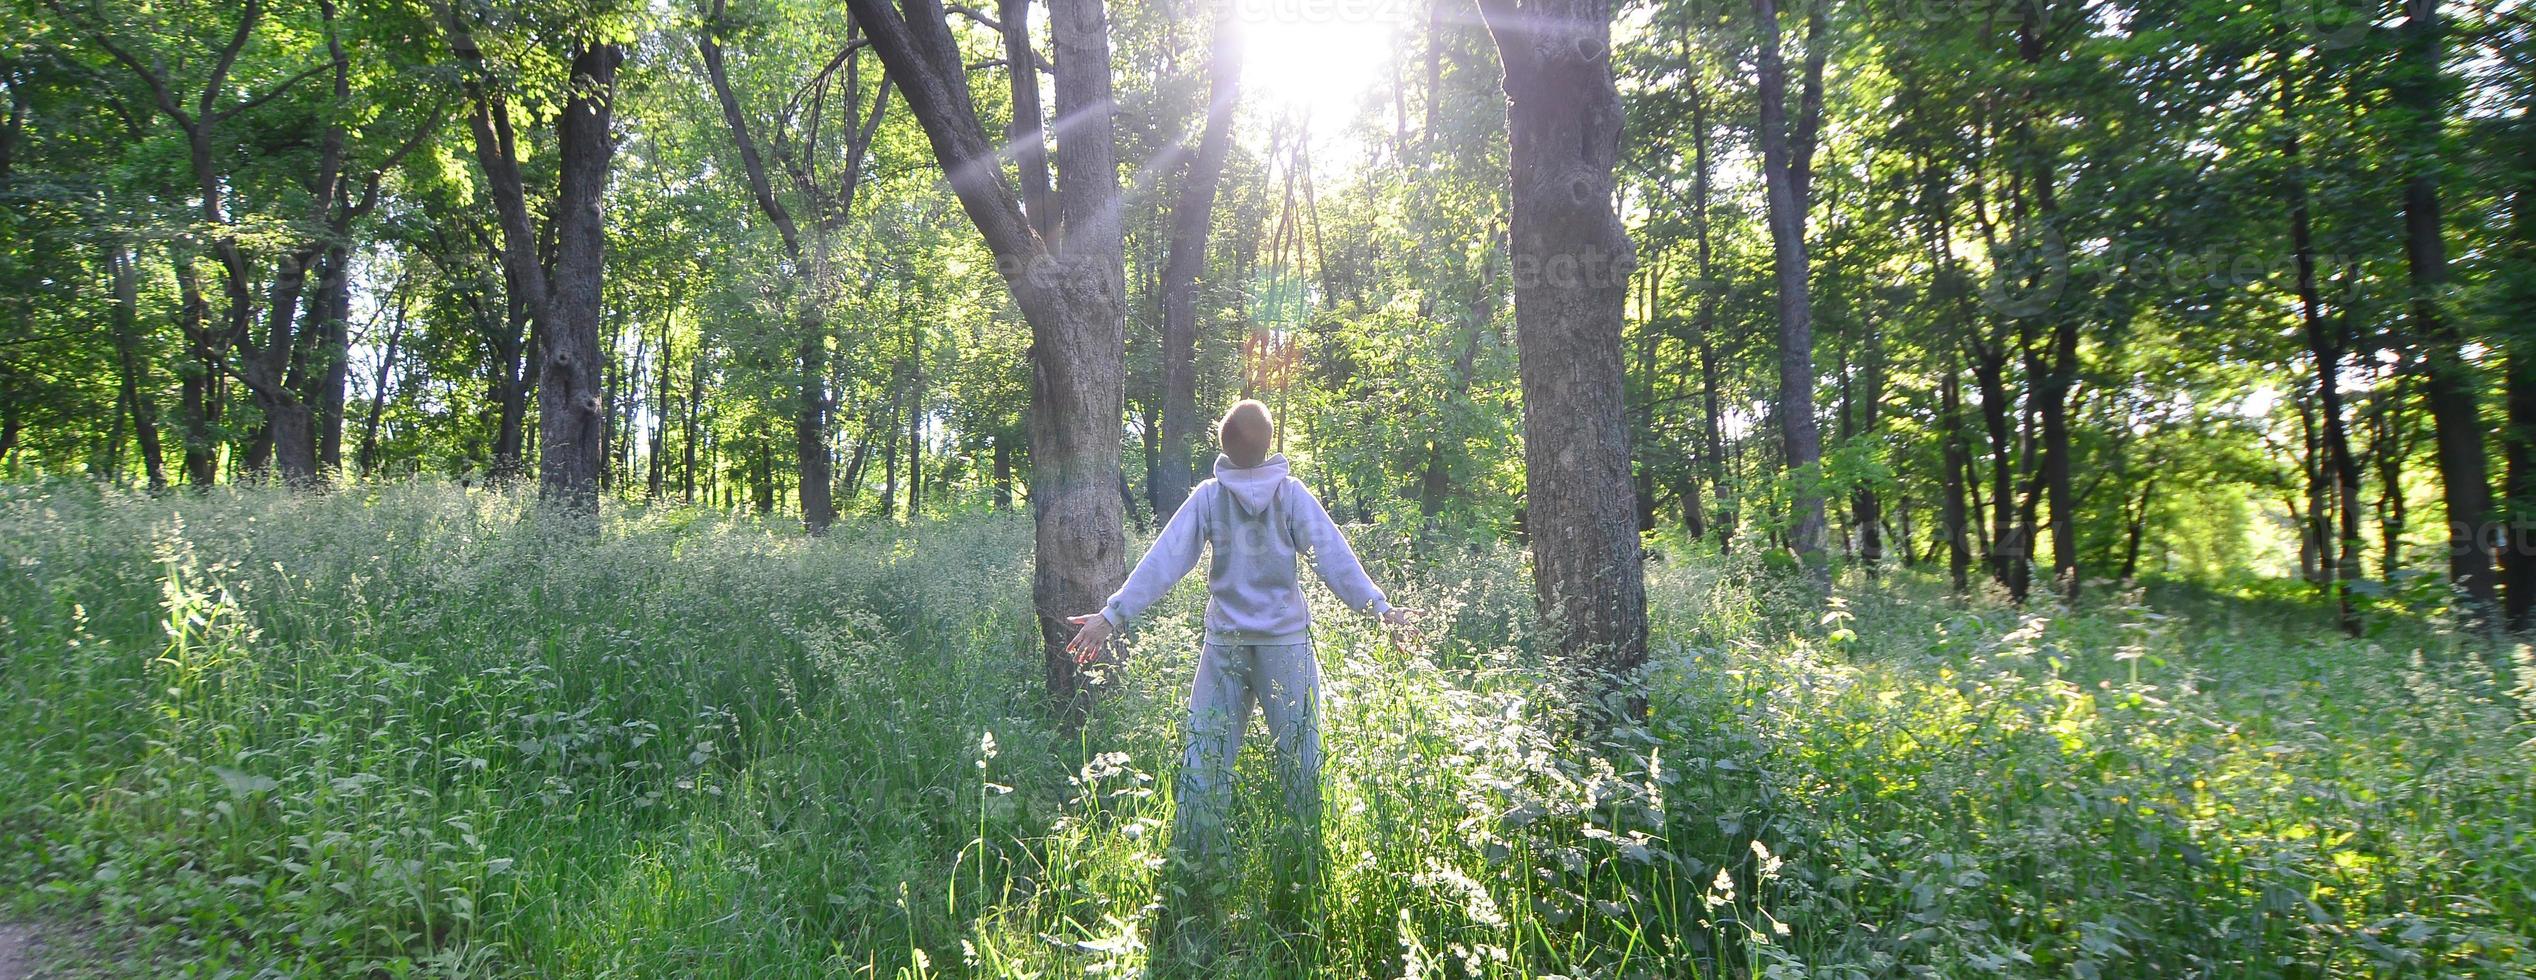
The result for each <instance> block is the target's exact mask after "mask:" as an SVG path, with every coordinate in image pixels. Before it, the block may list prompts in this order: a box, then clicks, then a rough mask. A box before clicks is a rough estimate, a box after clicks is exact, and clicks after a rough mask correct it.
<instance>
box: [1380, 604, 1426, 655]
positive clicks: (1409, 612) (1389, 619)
mask: <svg viewBox="0 0 2536 980" xmlns="http://www.w3.org/2000/svg"><path fill="white" fill-rule="evenodd" d="M1417 623H1418V613H1417V610H1414V609H1402V608H1400V607H1398V606H1393V607H1391V608H1389V609H1385V610H1383V611H1382V628H1383V633H1384V634H1385V635H1387V636H1389V637H1391V645H1392V646H1395V647H1399V648H1400V649H1402V650H1404V651H1405V650H1407V649H1409V643H1408V638H1409V637H1412V636H1415V635H1416V627H1417Z"/></svg>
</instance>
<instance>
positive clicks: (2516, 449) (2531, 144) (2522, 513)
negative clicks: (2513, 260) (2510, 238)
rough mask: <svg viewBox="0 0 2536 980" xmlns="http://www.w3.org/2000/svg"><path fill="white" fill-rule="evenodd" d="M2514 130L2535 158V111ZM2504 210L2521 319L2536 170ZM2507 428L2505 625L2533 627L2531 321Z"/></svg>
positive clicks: (2533, 260)
mask: <svg viewBox="0 0 2536 980" xmlns="http://www.w3.org/2000/svg"><path fill="white" fill-rule="evenodd" d="M2519 132H2520V134H2521V137H2520V138H2521V142H2522V146H2523V149H2522V150H2521V151H2520V152H2521V155H2520V157H2519V159H2520V161H2521V162H2522V165H2524V164H2525V162H2526V161H2530V160H2536V117H2530V116H2525V115H2522V116H2521V117H2520V119H2519ZM2519 179H2520V180H2521V183H2520V185H2519V187H2518V191H2517V194H2516V197H2515V200H2513V201H2512V203H2511V206H2510V214H2511V219H2512V222H2513V224H2514V225H2515V227H2516V236H2517V239H2518V241H2517V247H2518V249H2519V250H2520V251H2519V254H2518V257H2517V262H2518V263H2519V268H2518V270H2517V276H2516V278H2514V279H2513V280H2511V281H2510V285H2509V286H2508V287H2507V288H2508V289H2509V293H2508V294H2507V296H2508V297H2509V303H2508V306H2507V308H2509V309H2514V310H2517V311H2519V316H2520V317H2521V319H2522V320H2524V319H2525V318H2526V317H2527V316H2528V315H2529V314H2528V311H2530V310H2536V170H2522V171H2521V173H2520V177H2519ZM2510 338H2511V339H2510V344H2509V347H2508V356H2509V373H2508V378H2507V380H2506V382H2505V383H2506V385H2507V387H2508V391H2509V394H2508V396H2507V397H2508V399H2509V425H2508V428H2507V430H2506V432H2507V439H2508V443H2507V447H2508V448H2507V450H2506V452H2507V455H2508V462H2507V466H2508V473H2507V475H2506V476H2505V477H2504V478H2503V479H2504V480H2506V481H2507V482H2506V484H2505V486H2506V489H2507V495H2506V497H2505V500H2506V505H2505V506H2506V508H2507V513H2506V515H2505V524H2506V526H2507V527H2508V529H2509V544H2508V548H2507V550H2505V551H2504V552H2502V560H2503V567H2504V569H2505V570H2506V573H2507V575H2508V577H2509V580H2508V583H2507V585H2508V591H2507V592H2506V593H2505V595H2506V597H2507V601H2508V603H2509V605H2508V607H2507V611H2508V617H2509V625H2510V628H2511V629H2516V630H2536V327H2531V326H2530V325H2528V324H2526V323H2524V322H2522V323H2520V324H2517V325H2516V327H2515V329H2513V330H2512V331H2511V332H2510Z"/></svg>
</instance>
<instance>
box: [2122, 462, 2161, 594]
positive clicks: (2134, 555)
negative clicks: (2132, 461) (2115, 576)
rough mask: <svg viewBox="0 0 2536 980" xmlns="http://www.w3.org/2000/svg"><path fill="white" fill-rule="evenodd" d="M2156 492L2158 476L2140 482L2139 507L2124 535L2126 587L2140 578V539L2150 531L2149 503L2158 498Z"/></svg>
mask: <svg viewBox="0 0 2536 980" xmlns="http://www.w3.org/2000/svg"><path fill="white" fill-rule="evenodd" d="M2156 494H2157V478H2156V477H2150V478H2148V479H2146V480H2143V481H2141V482H2140V504H2139V509H2138V510H2134V511H2132V512H2131V521H2130V527H2129V528H2128V529H2127V530H2126V531H2125V533H2124V536H2123V543H2122V584H2123V585H2124V586H2125V587H2128V586H2130V585H2131V584H2132V583H2133V582H2134V581H2137V580H2138V577H2139V574H2140V539H2141V538H2143V537H2145V536H2146V534H2147V532H2148V524H2149V505H2150V504H2151V503H2153V502H2154V501H2155V500H2156V499H2157V497H2156Z"/></svg>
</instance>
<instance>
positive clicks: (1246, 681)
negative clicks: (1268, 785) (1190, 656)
mask: <svg viewBox="0 0 2536 980" xmlns="http://www.w3.org/2000/svg"><path fill="white" fill-rule="evenodd" d="M1254 703H1256V704H1257V705H1258V706H1259V709H1260V713H1261V714H1264V715H1266V716H1267V719H1268V735H1269V737H1270V738H1272V739H1274V740H1275V742H1276V746H1277V781H1278V783H1279V786H1280V788H1281V789H1282V790H1283V791H1284V800H1285V805H1286V809H1287V814H1286V815H1287V816H1288V817H1289V818H1291V822H1292V825H1293V826H1295V827H1296V828H1297V829H1299V830H1302V831H1304V832H1306V833H1309V834H1311V836H1312V837H1314V838H1317V837H1318V836H1319V835H1318V833H1317V830H1318V827H1319V824H1320V816H1321V664H1320V661H1319V660H1317V659H1315V658H1314V657H1313V655H1312V644H1310V643H1292V644H1238V645H1235V644H1217V643H1208V644H1207V645H1206V649H1205V650H1204V651H1203V652H1202V653H1200V654H1199V656H1198V673H1197V681H1196V683H1195V684H1193V685H1191V687H1190V690H1189V748H1188V752H1187V754H1186V755H1185V756H1183V757H1182V758H1181V760H1180V783H1179V789H1178V797H1179V828H1178V834H1179V839H1180V840H1181V841H1182V842H1183V843H1182V845H1181V846H1182V847H1183V848H1184V849H1185V850H1186V851H1187V852H1188V853H1189V854H1190V855H1191V856H1194V857H1200V858H1212V857H1217V856H1220V855H1221V853H1222V850H1223V848H1224V845H1225V840H1224V831H1225V826H1224V825H1225V819H1226V815H1227V813H1228V811H1229V810H1230V809H1231V806H1232V801H1233V785H1232V776H1233V760H1234V759H1235V758H1236V757H1238V756H1239V755H1240V754H1241V749H1242V734H1243V730H1244V729H1246V728H1248V727H1250V709H1251V705H1252V704H1254Z"/></svg>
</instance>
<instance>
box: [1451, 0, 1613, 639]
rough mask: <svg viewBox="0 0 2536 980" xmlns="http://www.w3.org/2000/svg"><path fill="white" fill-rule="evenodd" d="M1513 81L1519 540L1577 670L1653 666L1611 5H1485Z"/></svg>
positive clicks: (1545, 612) (1591, 1)
mask: <svg viewBox="0 0 2536 980" xmlns="http://www.w3.org/2000/svg"><path fill="white" fill-rule="evenodd" d="M1480 11H1481V14H1482V16H1483V17H1484V18H1485V20H1486V21H1487V24H1488V29H1489V33H1490V34H1492V35H1494V36H1495V38H1496V41H1497V49H1498V53H1499V56H1500V58H1501V60H1502V61H1503V63H1504V65H1505V89H1506V95H1507V98H1508V100H1509V105H1508V107H1507V111H1506V128H1507V132H1508V135H1509V137H1510V140H1511V148H1512V151H1513V152H1512V163H1513V171H1514V174H1513V192H1514V195H1513V196H1514V215H1513V224H1512V226H1511V232H1512V236H1511V248H1510V249H1509V252H1510V254H1511V257H1512V261H1513V267H1514V282H1515V331H1516V343H1517V346H1518V348H1519V350H1520V353H1521V373H1522V381H1523V416H1524V419H1523V422H1524V474H1525V475H1524V498H1525V499H1524V505H1525V517H1526V521H1525V532H1526V535H1527V537H1528V538H1529V539H1530V544H1531V549H1532V557H1533V586H1534V591H1535V597H1536V601H1537V602H1538V604H1539V606H1540V609H1541V616H1542V619H1543V621H1544V622H1546V623H1549V624H1552V629H1553V630H1555V631H1556V634H1557V636H1558V637H1559V643H1560V648H1561V650H1563V651H1564V652H1565V653H1566V654H1567V655H1569V656H1570V657H1574V658H1580V659H1589V660H1590V661H1591V662H1594V663H1596V664H1598V665H1600V666H1602V667H1604V668H1606V669H1609V670H1613V671H1625V670H1629V669H1633V668H1635V667H1637V666H1638V665H1639V664H1640V663H1642V662H1644V660H1645V658H1646V643H1647V611H1646V588H1645V580H1644V575H1645V569H1644V566H1643V564H1642V561H1643V558H1642V554H1641V549H1640V547H1639V543H1638V529H1637V515H1636V512H1635V506H1634V504H1635V501H1634V499H1633V492H1632V490H1631V486H1630V479H1629V469H1630V468H1629V431H1628V417H1627V414H1626V408H1625V405H1624V390H1625V385H1626V378H1625V377H1624V373H1623V368H1622V364H1621V318H1622V300H1623V298H1624V294H1625V291H1626V290H1627V288H1628V282H1629V273H1630V270H1631V268H1632V267H1633V266H1634V265H1635V264H1636V257H1635V255H1634V254H1633V253H1632V251H1631V247H1630V243H1629V236H1628V232H1627V230H1626V229H1625V228H1623V227H1622V225H1621V223H1620V219H1619V218H1618V216H1617V215H1615V214H1614V213H1613V211H1612V166H1613V164H1614V163H1615V162H1616V160H1617V158H1618V156H1619V150H1620V134H1621V128H1622V116H1621V108H1620V98H1619V95H1618V93H1617V92H1616V90H1615V89H1614V88H1613V81H1612V71H1611V62H1610V52H1611V10H1610V7H1609V6H1608V4H1607V3H1605V2H1602V0H1531V2H1522V0H1482V2H1481V4H1480Z"/></svg>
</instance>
